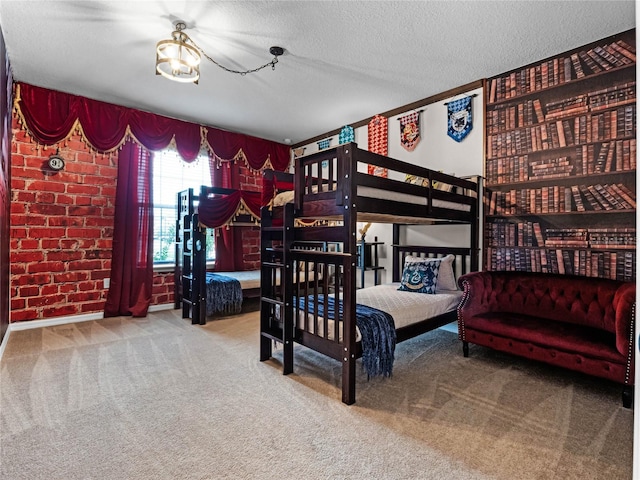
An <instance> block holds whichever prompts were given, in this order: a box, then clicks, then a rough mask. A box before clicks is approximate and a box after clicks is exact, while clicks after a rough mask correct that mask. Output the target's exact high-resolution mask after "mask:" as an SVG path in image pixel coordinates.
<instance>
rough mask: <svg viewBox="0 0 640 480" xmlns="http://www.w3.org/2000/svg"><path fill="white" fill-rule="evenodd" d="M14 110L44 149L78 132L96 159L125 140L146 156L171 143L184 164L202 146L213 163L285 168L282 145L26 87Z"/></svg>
mask: <svg viewBox="0 0 640 480" xmlns="http://www.w3.org/2000/svg"><path fill="white" fill-rule="evenodd" d="M15 105H16V109H17V112H18V115H19V116H20V118H21V119H22V121H23V124H24V127H25V128H26V129H27V130H28V131H29V134H30V135H31V136H32V137H33V138H34V139H35V140H36V141H37V142H38V143H41V144H43V145H54V144H56V143H59V142H61V141H63V140H65V139H67V138H69V137H70V136H71V135H72V134H74V133H75V132H76V130H77V131H79V133H80V134H81V135H82V136H83V138H84V140H85V141H86V142H87V144H88V145H89V147H90V148H92V149H94V150H96V151H98V152H101V153H107V152H111V151H114V150H116V149H118V148H119V147H120V146H121V145H123V144H124V142H125V141H126V140H127V139H128V138H132V139H134V140H135V141H136V142H138V143H139V144H140V145H142V146H143V147H145V148H147V149H149V150H161V149H163V148H166V147H167V146H168V145H169V144H170V143H171V141H172V139H173V140H174V142H175V145H176V148H177V150H178V153H179V154H180V156H181V157H182V158H183V159H184V160H185V161H187V162H191V161H193V160H195V158H196V157H197V156H198V153H199V152H200V150H201V147H202V146H205V147H206V148H207V150H209V152H211V153H212V154H213V155H214V156H215V157H216V159H217V160H222V161H231V160H237V159H243V160H245V161H246V162H247V165H248V166H249V167H250V168H252V169H254V170H260V169H261V168H263V167H265V166H267V167H271V168H273V169H274V170H280V171H283V170H285V169H286V168H287V167H288V165H289V160H290V153H289V147H288V146H286V145H282V144H279V143H276V142H272V141H269V140H264V139H261V138H256V137H251V136H249V135H244V134H241V133H233V132H226V131H224V130H219V129H216V128H211V127H205V126H200V125H198V124H195V123H191V122H185V121H182V120H176V119H172V118H168V117H164V116H162V115H156V114H153V113H148V112H142V111H140V110H135V109H132V108H126V107H121V106H118V105H113V104H110V103H105V102H101V101H98V100H92V99H89V98H85V97H80V96H77V95H71V94H68V93H63V92H57V91H54V90H49V89H46V88H42V87H36V86H33V85H29V84H26V83H19V84H18V85H17V90H16V100H15Z"/></svg>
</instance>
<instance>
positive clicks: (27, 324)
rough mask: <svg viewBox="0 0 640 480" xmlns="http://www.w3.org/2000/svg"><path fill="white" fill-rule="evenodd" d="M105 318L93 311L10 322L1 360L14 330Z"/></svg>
mask: <svg viewBox="0 0 640 480" xmlns="http://www.w3.org/2000/svg"><path fill="white" fill-rule="evenodd" d="M173 308H174V305H173V303H163V304H160V305H151V306H150V307H149V312H160V311H163V310H173ZM103 318H104V313H102V312H93V313H85V314H82V315H69V316H66V317H56V318H49V319H46V320H29V321H24V322H15V323H9V327H8V328H7V332H6V333H5V335H4V338H3V339H2V343H0V360H2V354H3V353H4V349H5V347H6V346H7V343H8V342H9V335H11V332H12V331H13V330H16V331H18V330H30V329H32V328H43V327H54V326H56V325H66V324H69V323H79V322H88V321H90V320H102V319H103Z"/></svg>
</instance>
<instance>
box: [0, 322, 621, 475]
mask: <svg viewBox="0 0 640 480" xmlns="http://www.w3.org/2000/svg"><path fill="white" fill-rule="evenodd" d="M179 317H180V311H177V310H176V311H166V312H159V313H154V314H150V315H149V317H148V318H145V319H133V318H115V319H105V320H100V321H93V322H84V323H78V324H74V325H64V326H57V327H49V328H43V329H38V330H25V331H14V332H13V333H11V337H10V340H9V343H8V345H7V348H6V350H5V354H4V357H3V359H2V365H1V366H2V370H1V377H0V389H1V392H0V393H1V400H0V420H1V422H0V428H1V432H0V434H1V435H0V441H1V444H0V448H1V456H0V461H1V470H0V477H1V478H2V479H7V480H9V479H11V480H13V479H29V480H34V479H47V480H50V479H100V480H102V479H227V478H230V479H235V478H238V479H242V478H246V479H254V478H255V479H289V478H291V479H294V478H296V479H297V478H301V479H456V480H464V479H489V478H492V479H505V480H507V479H508V480H512V479H556V478H557V479H563V480H566V479H574V478H575V479H616V480H620V479H627V478H631V471H632V429H633V425H632V423H633V412H632V411H631V410H627V409H624V408H622V406H621V399H620V388H619V387H618V386H617V385H613V384H610V383H608V382H605V381H600V380H597V379H591V378H587V377H584V376H578V375H575V374H572V373H570V372H565V371H562V370H557V369H551V368H547V367H545V366H543V365H540V364H536V363H532V362H528V361H524V360H521V359H517V358H514V357H509V356H507V355H503V354H500V353H496V352H492V351H490V350H487V349H484V348H481V347H473V346H472V347H471V356H470V358H464V357H463V356H462V353H461V346H460V342H459V341H458V339H457V337H456V335H455V334H454V333H451V332H447V331H443V330H439V331H436V332H432V333H430V334H426V335H423V336H421V337H419V338H417V339H413V340H410V341H408V342H405V343H402V344H400V345H399V346H398V349H397V351H396V363H395V370H394V375H393V377H392V378H390V379H373V380H371V381H367V380H366V376H365V375H360V377H359V381H358V392H357V403H356V404H355V405H352V406H346V405H344V404H342V403H341V401H340V390H339V384H340V367H339V365H338V364H337V363H334V362H333V361H331V360H329V359H326V358H324V357H322V356H320V355H318V354H316V353H314V352H311V351H309V350H306V349H304V348H302V347H296V348H297V350H296V370H295V373H294V374H292V375H289V376H288V377H284V376H282V374H281V370H280V365H279V363H278V361H277V360H271V361H269V362H265V363H260V362H259V361H258V314H257V312H252V313H247V314H242V315H237V316H234V317H227V318H221V319H216V320H214V321H210V322H209V324H208V325H207V326H206V327H200V326H193V325H191V324H190V321H189V320H183V319H181V318H179ZM279 353H280V352H277V355H279Z"/></svg>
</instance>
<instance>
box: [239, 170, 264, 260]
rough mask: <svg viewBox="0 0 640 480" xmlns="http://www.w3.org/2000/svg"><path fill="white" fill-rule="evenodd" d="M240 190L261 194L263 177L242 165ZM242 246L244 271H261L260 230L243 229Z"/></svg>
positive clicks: (256, 228) (254, 228) (252, 228)
mask: <svg viewBox="0 0 640 480" xmlns="http://www.w3.org/2000/svg"><path fill="white" fill-rule="evenodd" d="M240 188H241V189H242V190H248V191H254V192H260V191H261V190H262V177H261V175H260V173H256V172H253V171H252V170H250V169H248V168H247V167H246V166H245V165H240ZM241 231H242V246H243V254H244V269H245V270H258V269H260V228H259V227H257V226H256V227H241Z"/></svg>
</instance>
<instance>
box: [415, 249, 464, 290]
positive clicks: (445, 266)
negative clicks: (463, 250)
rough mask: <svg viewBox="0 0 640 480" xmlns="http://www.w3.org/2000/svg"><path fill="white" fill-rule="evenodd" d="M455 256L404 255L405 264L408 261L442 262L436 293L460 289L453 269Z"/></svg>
mask: <svg viewBox="0 0 640 480" xmlns="http://www.w3.org/2000/svg"><path fill="white" fill-rule="evenodd" d="M454 259H455V257H454V256H453V255H452V254H449V255H447V256H445V257H441V258H426V257H414V256H413V255H407V256H406V257H404V263H405V265H406V264H407V263H423V262H436V263H439V264H440V268H439V271H438V283H437V284H436V293H437V292H441V291H443V290H458V283H457V282H456V275H455V273H454V271H453V260H454Z"/></svg>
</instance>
